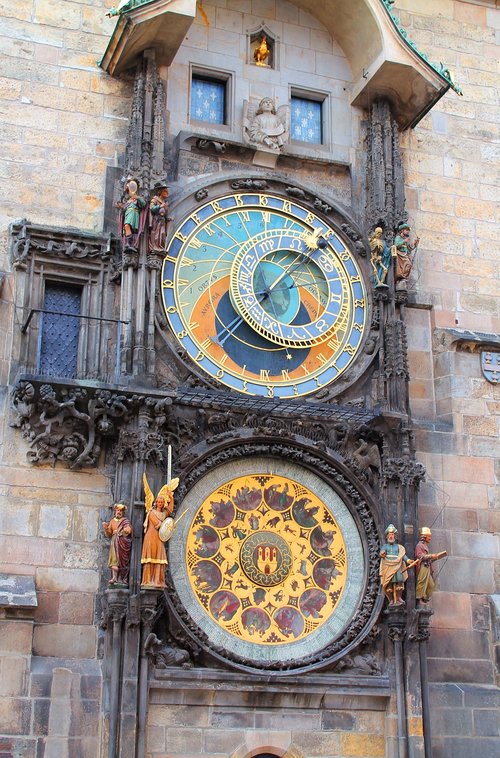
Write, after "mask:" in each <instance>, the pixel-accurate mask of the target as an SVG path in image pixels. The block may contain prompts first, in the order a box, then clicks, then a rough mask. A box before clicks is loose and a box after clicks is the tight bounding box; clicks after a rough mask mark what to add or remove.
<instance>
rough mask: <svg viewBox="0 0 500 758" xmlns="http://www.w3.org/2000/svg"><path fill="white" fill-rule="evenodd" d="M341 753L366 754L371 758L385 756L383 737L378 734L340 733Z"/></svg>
mask: <svg viewBox="0 0 500 758" xmlns="http://www.w3.org/2000/svg"><path fill="white" fill-rule="evenodd" d="M340 745H341V749H342V752H341V755H345V756H348V755H353V756H366V755H369V756H370V757H371V758H375V757H376V756H385V739H384V737H383V736H381V735H378V734H347V733H343V734H341V735H340Z"/></svg>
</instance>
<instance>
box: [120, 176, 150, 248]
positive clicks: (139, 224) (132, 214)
mask: <svg viewBox="0 0 500 758" xmlns="http://www.w3.org/2000/svg"><path fill="white" fill-rule="evenodd" d="M116 205H117V207H118V208H120V210H121V213H120V232H121V236H122V241H123V249H124V250H127V249H130V248H132V250H137V248H138V245H139V238H140V236H141V234H142V232H143V229H144V213H143V212H142V211H143V210H144V208H145V207H146V201H145V200H144V199H143V198H142V197H141V196H140V195H139V185H138V183H137V182H136V180H135V179H129V181H128V182H127V184H126V185H125V192H124V194H123V197H122V199H121V200H120V202H118V203H117V204H116Z"/></svg>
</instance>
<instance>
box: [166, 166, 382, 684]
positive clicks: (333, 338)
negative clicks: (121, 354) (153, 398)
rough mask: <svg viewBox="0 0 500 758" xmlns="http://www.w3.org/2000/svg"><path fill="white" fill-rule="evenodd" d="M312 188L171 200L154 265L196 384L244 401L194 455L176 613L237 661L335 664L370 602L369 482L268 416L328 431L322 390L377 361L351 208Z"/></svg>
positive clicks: (370, 611) (352, 642) (174, 571)
mask: <svg viewBox="0 0 500 758" xmlns="http://www.w3.org/2000/svg"><path fill="white" fill-rule="evenodd" d="M304 198H305V199H304ZM307 200H309V202H307ZM310 201H311V198H308V197H307V195H306V193H304V192H302V193H301V192H300V191H298V192H296V193H292V194H291V193H290V188H288V192H287V190H286V185H280V183H279V182H277V181H273V182H271V181H269V182H268V181H253V182H252V181H248V180H247V181H243V182H240V183H238V182H234V183H233V185H232V187H231V186H228V184H227V183H225V184H224V183H220V184H219V185H214V186H212V187H208V188H206V189H205V190H202V191H201V192H200V191H198V192H197V193H196V195H195V196H194V198H191V199H190V201H189V200H185V201H183V203H181V204H179V207H178V208H176V211H175V212H176V217H175V219H176V220H175V228H174V230H173V232H172V234H171V236H170V241H169V244H168V246H167V250H166V255H165V257H164V260H163V264H162V269H161V293H162V299H163V305H164V311H165V315H166V318H167V320H168V327H169V329H168V331H169V333H170V336H171V338H173V339H174V340H175V343H176V345H177V353H178V354H181V355H182V358H183V361H184V363H185V365H186V366H188V367H189V369H190V371H191V372H192V375H193V376H195V377H196V381H195V386H198V387H200V386H201V387H203V385H205V386H208V387H210V388H212V389H213V388H215V389H216V390H218V392H217V393H216V394H217V396H218V397H219V398H220V397H221V396H223V397H225V398H226V403H227V407H229V405H231V404H233V405H234V404H236V405H237V406H238V405H239V407H240V408H241V409H243V411H244V410H245V408H247V409H249V410H250V409H251V410H252V412H251V413H247V414H246V415H244V417H243V420H240V421H239V422H238V421H237V420H236V421H232V422H231V423H230V426H232V427H233V431H232V432H230V433H228V432H227V423H228V422H227V419H228V416H229V412H228V411H224V406H223V407H222V409H221V412H219V413H218V414H212V416H211V420H212V421H214V416H216V417H217V418H216V419H215V421H218V423H219V427H220V428H219V429H215V434H212V435H211V436H210V438H209V439H207V440H205V441H204V442H202V443H199V444H198V446H197V447H196V446H195V447H194V448H193V450H192V451H191V460H192V461H193V464H192V466H191V468H190V473H189V474H188V475H187V478H186V477H184V479H183V485H182V486H181V489H180V493H179V495H180V497H179V498H178V500H179V504H178V506H177V513H178V514H179V516H178V518H179V524H178V526H177V527H176V529H175V532H174V534H173V536H172V538H171V540H170V543H169V581H170V583H171V587H170V591H169V592H168V593H167V603H168V605H169V607H170V614H169V615H170V617H171V618H175V619H176V624H177V625H178V626H179V627H180V628H182V629H183V630H184V632H185V633H186V634H184V635H183V637H184V639H185V638H186V635H187V636H190V637H191V638H193V639H194V640H195V641H196V645H197V646H199V648H200V649H202V650H205V651H206V652H207V653H209V654H210V655H211V656H215V657H216V658H217V659H218V660H219V661H220V662H225V663H228V664H230V665H232V666H233V667H237V668H243V669H245V670H253V671H261V670H263V669H264V670H267V671H271V672H272V671H275V672H283V671H297V670H308V669H310V668H314V667H318V666H323V667H325V666H327V665H330V664H332V662H334V661H336V660H337V659H338V658H339V657H340V656H341V655H344V654H345V653H346V651H348V650H350V649H352V648H354V647H355V646H356V645H357V644H359V643H360V641H361V640H362V639H363V637H364V636H366V634H367V633H368V631H369V629H370V628H371V626H372V625H373V623H374V619H375V617H376V615H377V613H378V610H379V603H378V587H377V584H376V582H375V583H374V582H373V575H374V565H375V557H374V553H373V550H372V551H371V552H370V544H371V543H370V540H369V535H370V534H375V533H376V531H377V525H376V523H375V518H374V516H373V513H372V511H371V510H370V507H369V505H368V504H367V502H366V497H365V493H364V492H363V491H362V488H361V489H360V488H359V487H358V488H356V486H355V485H354V484H353V483H352V481H351V479H350V477H349V472H348V471H346V470H345V469H342V466H341V465H338V461H339V460H340V458H339V456H337V460H332V457H331V454H328V450H327V445H323V449H322V450H321V449H320V446H318V445H317V444H316V443H315V442H314V441H311V440H309V442H304V441H303V443H302V444H291V443H290V442H288V443H287V442H285V441H284V440H283V439H280V437H282V436H283V434H284V436H285V437H287V436H290V435H289V434H288V433H287V432H284V431H283V434H280V432H279V429H278V430H277V429H276V425H275V424H274V425H273V423H272V420H271V421H270V420H269V418H268V419H267V420H266V418H265V417H266V408H267V409H268V412H269V414H270V416H271V417H272V416H273V414H274V413H277V414H278V416H279V412H280V408H282V407H284V405H287V407H289V408H291V411H290V413H291V414H292V417H293V418H294V419H295V423H296V424H297V425H298V427H300V424H301V423H302V421H301V417H303V414H307V413H308V412H309V411H311V412H312V413H313V414H314V413H319V412H320V411H321V413H323V416H324V417H325V418H326V419H327V422H326V426H328V419H329V418H330V417H331V418H332V419H334V418H335V414H334V413H333V414H332V412H331V411H330V410H329V406H328V405H327V404H324V403H321V404H318V403H317V402H316V404H315V403H314V399H315V397H317V396H318V393H321V392H327V393H330V394H333V395H335V393H336V392H337V393H338V392H340V391H341V390H342V389H345V388H346V386H349V384H351V383H352V382H354V381H356V379H358V378H359V377H360V375H361V374H362V372H363V371H364V370H365V369H366V366H367V364H368V362H369V360H370V357H369V356H368V354H367V351H366V350H364V347H365V345H366V342H367V339H368V336H369V330H370V313H371V303H370V299H369V294H368V293H369V287H367V276H366V265H367V262H366V258H364V257H363V255H360V245H359V244H358V245H357V246H355V241H356V237H355V236H354V237H353V233H352V229H350V232H351V236H347V234H346V232H345V229H346V227H347V228H348V229H349V228H350V227H348V226H347V225H346V223H345V221H346V219H345V218H343V217H342V216H341V215H340V214H339V213H338V212H336V211H334V212H330V213H328V214H325V213H324V212H321V209H320V208H318V207H317V206H318V204H319V203H320V201H319V200H318V201H317V203H316V206H314V204H313V203H311V202H310ZM190 202H191V205H190ZM326 207H327V208H328V206H326ZM329 210H330V211H332V209H331V208H330V209H329ZM343 223H344V226H342V224H343ZM361 252H362V253H364V250H362V251H361ZM207 397H208V396H207ZM238 398H239V399H238ZM311 400H312V401H313V402H311ZM208 406H209V401H208V400H207V407H208ZM311 409H312V410H311ZM351 413H352V414H354V415H355V410H354V409H353V410H352V411H351ZM266 424H267V427H266ZM212 426H213V424H212ZM215 426H217V424H215ZM238 426H239V427H240V428H238ZM318 426H321V425H320V424H319V425H318ZM323 428H325V425H323ZM299 431H300V429H299ZM292 436H293V435H292ZM306 436H307V435H306ZM295 439H298V437H297V435H295ZM330 444H331V445H332V446H333V448H334V447H335V445H334V443H333V442H332V440H330ZM187 468H188V469H189V466H188V467H187ZM181 480H182V477H181ZM372 547H373V545H372ZM370 576H371V577H372V581H371V583H370V580H369V577H370Z"/></svg>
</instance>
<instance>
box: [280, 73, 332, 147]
mask: <svg viewBox="0 0 500 758" xmlns="http://www.w3.org/2000/svg"><path fill="white" fill-rule="evenodd" d="M294 98H300V99H302V100H311V101H312V102H315V103H320V104H321V142H306V141H305V140H297V139H293V138H292V136H291V119H292V109H293V100H294ZM289 99H290V142H291V144H292V145H297V146H299V147H303V148H309V149H320V150H331V134H332V127H331V117H330V108H331V99H330V94H329V93H328V92H325V91H324V90H316V89H305V88H304V87H299V86H295V85H293V84H291V85H290V94H289Z"/></svg>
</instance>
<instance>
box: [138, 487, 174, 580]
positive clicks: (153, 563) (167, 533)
mask: <svg viewBox="0 0 500 758" xmlns="http://www.w3.org/2000/svg"><path fill="white" fill-rule="evenodd" d="M143 483H144V495H145V507H146V518H145V520H144V540H143V543H142V553H141V564H142V581H141V587H142V588H143V589H163V588H165V587H166V584H165V569H166V567H167V564H168V561H167V551H166V549H165V543H166V542H168V540H169V539H170V537H171V536H172V534H173V533H174V529H175V522H174V520H173V518H172V514H173V512H174V491H175V490H176V489H177V486H178V484H179V479H177V478H175V479H171V480H170V481H169V483H168V484H165V485H163V487H162V488H161V490H160V491H159V493H158V495H157V496H156V499H155V497H154V495H153V492H152V490H151V487H150V486H149V484H148V480H147V477H146V474H144V475H143Z"/></svg>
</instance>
